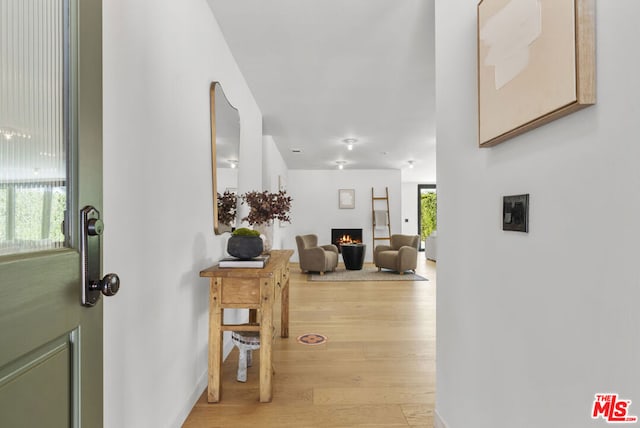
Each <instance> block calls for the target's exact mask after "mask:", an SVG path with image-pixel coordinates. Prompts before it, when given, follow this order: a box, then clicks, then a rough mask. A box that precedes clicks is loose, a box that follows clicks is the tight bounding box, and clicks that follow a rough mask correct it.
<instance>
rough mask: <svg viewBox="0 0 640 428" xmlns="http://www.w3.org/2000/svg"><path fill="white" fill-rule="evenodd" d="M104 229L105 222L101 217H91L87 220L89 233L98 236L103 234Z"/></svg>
mask: <svg viewBox="0 0 640 428" xmlns="http://www.w3.org/2000/svg"><path fill="white" fill-rule="evenodd" d="M103 231H104V223H103V222H102V220H100V219H99V218H90V219H89V220H87V232H89V235H91V236H96V235H102V232H103Z"/></svg>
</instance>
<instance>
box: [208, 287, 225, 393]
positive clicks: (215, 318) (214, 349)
mask: <svg viewBox="0 0 640 428" xmlns="http://www.w3.org/2000/svg"><path fill="white" fill-rule="evenodd" d="M218 281H219V279H217V278H216V279H212V280H211V290H210V293H209V294H210V295H209V386H208V389H207V401H208V402H209V403H217V402H218V401H220V384H221V379H222V376H221V372H222V331H221V326H222V314H223V312H222V311H223V309H222V308H221V307H220V301H219V300H218V290H219V284H218V283H217V282H218Z"/></svg>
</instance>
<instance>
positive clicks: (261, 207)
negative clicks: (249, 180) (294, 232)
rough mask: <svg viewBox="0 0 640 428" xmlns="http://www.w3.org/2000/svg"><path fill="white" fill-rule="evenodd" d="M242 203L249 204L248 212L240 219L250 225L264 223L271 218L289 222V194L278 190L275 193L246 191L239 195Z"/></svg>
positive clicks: (271, 219)
mask: <svg viewBox="0 0 640 428" xmlns="http://www.w3.org/2000/svg"><path fill="white" fill-rule="evenodd" d="M241 198H242V203H243V204H244V203H246V204H247V205H248V206H249V214H248V215H247V216H246V217H244V218H243V219H242V221H246V222H247V223H249V224H250V225H255V224H266V223H269V222H271V221H273V220H280V221H286V222H288V223H291V219H290V218H289V210H291V201H292V199H291V196H287V192H286V191H284V190H280V191H279V192H277V193H269V192H268V191H264V192H256V191H253V192H247V193H245V194H243V195H242V196H241Z"/></svg>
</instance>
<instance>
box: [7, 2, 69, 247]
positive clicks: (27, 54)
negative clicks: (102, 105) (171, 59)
mask: <svg viewBox="0 0 640 428" xmlns="http://www.w3.org/2000/svg"><path fill="white" fill-rule="evenodd" d="M67 11H68V8H67V2H66V0H47V1H46V2H42V1H39V0H0V256H1V255H6V254H14V253H23V252H30V251H42V250H48V249H52V248H58V247H62V246H64V244H65V234H64V233H62V223H63V218H64V213H65V211H66V209H67V201H68V197H67V192H66V187H67V186H66V182H67V165H66V164H67V162H66V158H67V155H66V153H67V146H68V145H67V139H68V134H69V133H68V132H67V129H68V126H67V121H68V115H67V114H66V113H65V112H66V111H68V102H67V100H68V99H69V98H68V95H67V94H68V90H69V85H68V84H67V83H66V82H67V81H68V79H67V71H68V67H67V66H66V65H65V62H66V61H67V58H68V55H67V54H66V53H67V52H68V50H67V48H66V45H67V40H68V37H67V36H66V31H65V27H66V25H65V23H66V18H65V16H66V14H67Z"/></svg>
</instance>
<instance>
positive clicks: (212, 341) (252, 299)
mask: <svg viewBox="0 0 640 428" xmlns="http://www.w3.org/2000/svg"><path fill="white" fill-rule="evenodd" d="M292 255H293V250H272V251H271V257H269V261H268V262H267V265H266V266H265V267H264V268H262V269H250V268H247V269H244V268H220V267H218V265H215V266H211V267H209V268H207V269H204V270H203V271H201V272H200V276H201V277H206V278H209V283H210V291H209V387H208V395H207V400H208V401H209V403H217V402H218V401H220V385H221V373H222V332H223V331H259V332H260V401H261V402H263V403H267V402H270V401H271V397H272V395H273V386H272V382H271V377H272V375H273V372H272V353H271V342H272V341H273V324H274V323H273V305H274V304H275V302H276V301H277V300H278V298H280V304H281V312H280V314H281V323H280V336H281V337H289V259H290V258H291V256H292ZM227 308H229V309H249V310H250V316H249V321H250V323H251V325H246V324H224V317H223V315H224V310H225V309H227ZM256 312H259V313H260V322H259V323H256V320H257V316H256Z"/></svg>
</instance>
